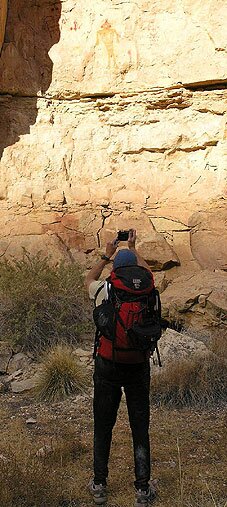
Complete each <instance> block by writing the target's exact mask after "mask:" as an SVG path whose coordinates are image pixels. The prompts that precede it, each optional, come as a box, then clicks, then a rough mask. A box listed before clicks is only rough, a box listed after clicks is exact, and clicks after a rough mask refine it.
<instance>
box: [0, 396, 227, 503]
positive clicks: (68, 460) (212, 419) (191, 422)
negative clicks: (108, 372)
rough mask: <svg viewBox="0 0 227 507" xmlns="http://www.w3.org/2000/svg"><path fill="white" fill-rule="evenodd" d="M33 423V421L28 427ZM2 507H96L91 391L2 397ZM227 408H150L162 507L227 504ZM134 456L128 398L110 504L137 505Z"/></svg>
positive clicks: (116, 444)
mask: <svg viewBox="0 0 227 507" xmlns="http://www.w3.org/2000/svg"><path fill="white" fill-rule="evenodd" d="M30 418H33V422H28V420H29V419H30ZM0 428H1V437H0V472H1V475H0V505H1V507H91V506H92V505H93V502H92V499H91V498H90V495H89V492H88V491H87V483H88V481H89V479H90V477H92V440H93V422H92V390H90V392H88V393H87V394H86V395H82V396H81V395H80V396H74V397H71V398H69V399H67V400H66V401H64V402H60V403H52V404H46V403H37V402H36V401H35V399H34V398H33V397H32V396H31V395H28V394H26V395H25V394H24V395H13V394H9V393H8V394H4V395H1V396H0ZM226 428H227V415H226V410H225V407H223V406H222V407H218V408H217V407H216V408H212V409H209V410H208V409H203V410H201V409H189V408H187V409H181V410H177V409H174V410H173V409H172V410H168V409H166V408H160V407H157V406H151V425H150V439H151V449H152V463H153V464H152V476H153V478H154V479H157V488H158V498H157V500H156V502H155V506H156V507H170V506H171V507H183V506H184V507H197V506H198V507H211V506H215V507H224V506H227V479H226V477H227V458H226V442H227V439H226V432H227V431H226ZM133 468H134V465H133V453H132V443H131V435H130V428H129V423H128V417H127V408H126V404H125V400H124V397H123V399H122V402H121V406H120V409H119V414H118V420H117V424H116V426H115V428H114V433H113V444H112V449H111V458H110V466H109V503H108V504H107V507H133V504H134V488H133V481H134V474H133Z"/></svg>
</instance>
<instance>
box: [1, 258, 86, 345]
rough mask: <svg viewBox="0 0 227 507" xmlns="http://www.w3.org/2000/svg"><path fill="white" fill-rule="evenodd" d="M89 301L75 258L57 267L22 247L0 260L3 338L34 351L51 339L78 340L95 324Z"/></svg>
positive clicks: (72, 341) (48, 342)
mask: <svg viewBox="0 0 227 507" xmlns="http://www.w3.org/2000/svg"><path fill="white" fill-rule="evenodd" d="M90 314H91V312H90V303H89V301H88V298H87V296H86V292H85V289H84V283H83V278H82V274H81V271H80V268H79V267H78V265H77V264H75V263H72V264H66V263H61V264H60V265H58V266H56V267H54V266H51V265H50V264H49V260H48V258H42V257H41V256H40V255H39V254H38V255H36V256H31V255H29V254H27V253H26V252H25V253H24V257H23V259H22V260H19V261H14V262H9V261H4V262H2V263H0V326H1V339H2V340H9V341H11V342H12V343H13V344H16V345H20V346H21V347H22V348H23V349H24V350H30V351H32V352H35V351H38V352H39V351H40V349H43V348H45V347H46V346H49V345H50V344H51V343H53V341H54V342H55V343H56V342H59V341H62V340H63V341H66V342H69V343H75V342H78V341H79V339H80V335H81V333H85V332H88V331H89V330H90V328H91V320H90Z"/></svg>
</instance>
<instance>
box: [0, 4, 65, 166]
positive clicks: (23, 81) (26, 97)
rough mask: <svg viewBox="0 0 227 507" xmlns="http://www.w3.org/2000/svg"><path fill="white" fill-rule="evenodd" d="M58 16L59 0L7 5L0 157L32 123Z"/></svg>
mask: <svg viewBox="0 0 227 507" xmlns="http://www.w3.org/2000/svg"><path fill="white" fill-rule="evenodd" d="M60 17H61V2H60V0H48V1H47V0H37V1H36V2H35V1H34V0H10V1H9V2H8V17H7V24H6V32H5V39H4V44H3V48H2V52H1V56H0V158H1V156H2V154H3V151H4V149H5V148H6V147H7V146H10V145H12V144H14V143H16V142H17V141H18V140H19V138H20V136H21V135H22V134H26V133H29V128H30V125H33V124H34V123H35V121H36V117H37V95H39V96H43V95H45V93H46V91H47V90H48V88H49V86H50V84H51V81H52V70H53V62H52V60H51V59H50V57H49V54H48V52H49V50H50V48H51V47H52V46H53V45H54V44H56V43H57V42H58V41H59V39H60V28H59V20H60ZM25 109H26V110H25Z"/></svg>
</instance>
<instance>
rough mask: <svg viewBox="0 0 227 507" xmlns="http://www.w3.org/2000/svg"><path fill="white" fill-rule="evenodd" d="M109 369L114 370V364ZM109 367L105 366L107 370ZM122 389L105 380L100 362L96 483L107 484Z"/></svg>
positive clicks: (97, 370)
mask: <svg viewBox="0 0 227 507" xmlns="http://www.w3.org/2000/svg"><path fill="white" fill-rule="evenodd" d="M109 368H111V369H112V368H113V366H112V364H110V365H109ZM106 369H108V365H107V366H105V370H106ZM121 395H122V391H121V387H120V386H118V385H116V384H114V382H111V381H110V380H108V379H107V378H105V372H104V371H103V368H102V367H100V364H99V360H98V361H97V362H96V365H95V373H94V404H93V407H94V483H95V484H104V485H105V484H106V478H107V476H108V460H109V454H110V446H111V439H112V429H113V427H114V424H115V422H116V418H117V411H118V407H119V403H120V400H121Z"/></svg>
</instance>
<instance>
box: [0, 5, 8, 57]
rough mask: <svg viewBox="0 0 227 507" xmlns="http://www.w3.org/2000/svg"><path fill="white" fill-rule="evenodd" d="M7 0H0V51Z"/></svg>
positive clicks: (3, 35) (3, 34)
mask: <svg viewBox="0 0 227 507" xmlns="http://www.w3.org/2000/svg"><path fill="white" fill-rule="evenodd" d="M7 7H8V0H1V3H0V53H1V49H2V44H3V42H4V37H5V27H6V18H7Z"/></svg>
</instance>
